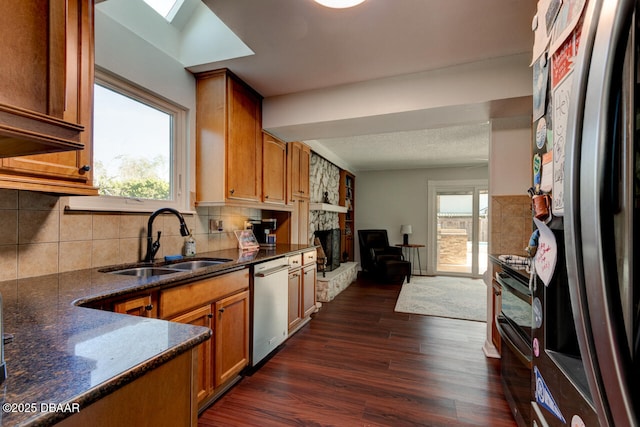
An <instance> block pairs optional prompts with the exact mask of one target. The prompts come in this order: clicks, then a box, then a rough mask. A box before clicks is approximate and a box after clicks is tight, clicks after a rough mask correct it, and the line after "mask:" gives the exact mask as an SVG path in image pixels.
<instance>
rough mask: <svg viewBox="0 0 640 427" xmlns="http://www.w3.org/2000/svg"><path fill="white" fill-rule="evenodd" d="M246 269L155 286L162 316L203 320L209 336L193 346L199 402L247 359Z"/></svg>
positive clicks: (226, 382) (224, 385) (200, 322)
mask: <svg viewBox="0 0 640 427" xmlns="http://www.w3.org/2000/svg"><path fill="white" fill-rule="evenodd" d="M248 271H249V270H248V269H243V270H239V271H235V272H232V273H227V274H223V275H221V276H216V277H213V278H208V279H202V280H198V281H195V282H192V283H188V284H185V285H181V286H176V287H173V288H169V289H165V290H161V291H160V295H159V306H160V307H159V315H160V317H161V318H162V319H165V320H169V321H175V322H181V323H189V324H194V325H200V326H207V327H209V328H211V329H212V330H213V338H212V340H210V341H208V342H205V343H203V344H200V348H199V349H198V369H199V371H198V372H199V373H198V392H197V394H198V403H199V405H200V406H201V407H204V406H206V405H207V404H208V403H209V402H211V401H212V400H214V399H215V398H216V397H217V396H218V395H219V394H220V393H221V392H222V391H224V390H225V389H226V388H227V387H228V386H230V384H232V383H233V380H234V379H235V378H237V376H238V374H239V373H240V371H242V369H244V367H245V366H247V365H248V361H249V290H248V289H249V273H248Z"/></svg>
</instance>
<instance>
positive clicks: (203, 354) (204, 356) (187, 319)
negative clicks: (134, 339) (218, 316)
mask: <svg viewBox="0 0 640 427" xmlns="http://www.w3.org/2000/svg"><path fill="white" fill-rule="evenodd" d="M212 319H213V314H212V313H211V304H207V305H204V306H202V307H198V308H196V309H193V310H191V311H189V312H187V313H184V314H181V315H179V316H175V317H172V318H170V319H167V320H170V321H172V322H178V323H187V324H189V325H194V326H204V327H207V328H210V329H213V322H212ZM196 351H197V369H196V371H197V373H196V384H197V385H196V390H197V391H196V396H197V400H198V405H200V404H201V403H202V402H204V400H205V399H206V398H207V397H209V395H211V393H213V388H214V385H213V375H212V372H211V371H212V367H213V366H212V363H211V361H212V356H213V341H212V340H211V339H209V340H207V341H205V342H203V343H202V344H200V345H199V346H198V347H197V350H196Z"/></svg>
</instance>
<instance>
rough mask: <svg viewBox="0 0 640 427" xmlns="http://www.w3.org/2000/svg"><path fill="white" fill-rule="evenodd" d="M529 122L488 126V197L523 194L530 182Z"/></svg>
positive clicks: (501, 121) (530, 142) (531, 167)
mask: <svg viewBox="0 0 640 427" xmlns="http://www.w3.org/2000/svg"><path fill="white" fill-rule="evenodd" d="M532 144H533V142H532V139H531V124H530V118H529V117H526V118H525V119H520V120H494V121H492V122H491V145H490V149H489V158H490V164H491V167H490V169H491V170H490V174H489V192H490V194H491V195H492V196H510V195H515V194H527V189H528V188H529V187H530V186H531V183H532V181H533V178H532V175H533V172H532V169H533V166H532V164H531V147H532Z"/></svg>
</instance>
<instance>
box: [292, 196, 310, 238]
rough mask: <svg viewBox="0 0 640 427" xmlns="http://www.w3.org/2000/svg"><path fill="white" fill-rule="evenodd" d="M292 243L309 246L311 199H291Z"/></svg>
mask: <svg viewBox="0 0 640 427" xmlns="http://www.w3.org/2000/svg"><path fill="white" fill-rule="evenodd" d="M291 203H292V204H293V211H292V212H291V243H292V244H299V245H308V244H309V199H307V198H304V197H293V198H292V199H291Z"/></svg>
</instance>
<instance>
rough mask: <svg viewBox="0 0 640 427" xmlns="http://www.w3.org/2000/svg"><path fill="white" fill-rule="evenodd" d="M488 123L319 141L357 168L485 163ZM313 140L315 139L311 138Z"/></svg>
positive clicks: (376, 168) (487, 150) (487, 147)
mask: <svg viewBox="0 0 640 427" xmlns="http://www.w3.org/2000/svg"><path fill="white" fill-rule="evenodd" d="M489 134H490V132H489V124H488V123H479V124H475V125H465V126H451V127H446V128H439V129H423V130H415V131H402V132H390V133H382V134H376V135H361V136H354V137H347V138H330V139H323V140H321V141H319V143H320V144H321V145H322V146H323V147H325V148H326V149H328V150H330V151H331V152H332V153H334V154H335V153H339V156H340V157H341V158H342V159H343V160H345V161H346V162H348V163H349V165H350V166H351V167H352V168H353V169H355V170H360V171H365V170H386V169H419V168H424V167H444V166H470V165H486V164H487V159H488V156H489ZM310 143H312V144H314V143H316V141H310Z"/></svg>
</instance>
